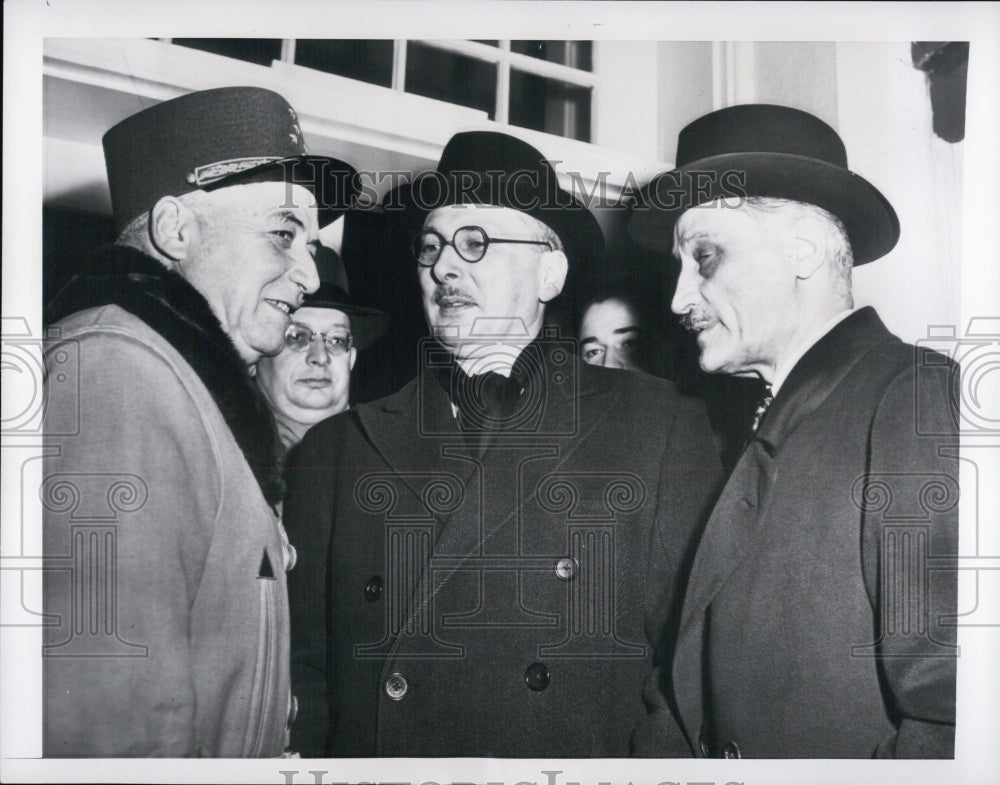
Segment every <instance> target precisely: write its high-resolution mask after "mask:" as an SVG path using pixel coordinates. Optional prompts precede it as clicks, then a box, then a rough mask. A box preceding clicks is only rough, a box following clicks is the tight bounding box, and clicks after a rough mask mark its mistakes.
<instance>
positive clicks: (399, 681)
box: [385, 673, 410, 701]
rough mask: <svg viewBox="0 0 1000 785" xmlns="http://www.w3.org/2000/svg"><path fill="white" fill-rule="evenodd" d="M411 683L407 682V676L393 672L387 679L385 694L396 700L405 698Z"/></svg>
mask: <svg viewBox="0 0 1000 785" xmlns="http://www.w3.org/2000/svg"><path fill="white" fill-rule="evenodd" d="M408 689H410V685H409V684H407V683H406V678H405V677H404V676H403V674H402V673H393V674H392V675H391V676H389V678H388V679H386V680H385V694H386V695H388V696H389V697H390V698H392V699H393V700H394V701H400V700H403V696H405V695H406V691H407V690H408Z"/></svg>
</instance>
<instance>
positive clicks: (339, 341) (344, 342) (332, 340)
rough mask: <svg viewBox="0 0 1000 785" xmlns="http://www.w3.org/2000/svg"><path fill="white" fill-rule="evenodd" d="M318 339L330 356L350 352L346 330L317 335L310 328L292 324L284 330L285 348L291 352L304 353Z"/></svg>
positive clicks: (349, 337) (348, 335) (349, 335)
mask: <svg viewBox="0 0 1000 785" xmlns="http://www.w3.org/2000/svg"><path fill="white" fill-rule="evenodd" d="M316 338H319V339H320V340H322V341H323V345H324V346H325V347H326V350H327V351H328V352H329V353H330V354H331V355H339V354H347V353H348V352H349V351H350V350H351V334H350V333H349V332H348V331H347V330H339V331H337V332H328V333H318V332H316V331H315V330H313V329H312V328H311V327H307V326H306V325H304V324H301V323H299V322H292V323H291V324H290V325H288V327H286V328H285V346H286V347H288V348H289V349H291V350H292V351H293V352H304V351H305V350H306V349H308V348H309V346H310V345H311V344H312V342H313V340H314V339H316Z"/></svg>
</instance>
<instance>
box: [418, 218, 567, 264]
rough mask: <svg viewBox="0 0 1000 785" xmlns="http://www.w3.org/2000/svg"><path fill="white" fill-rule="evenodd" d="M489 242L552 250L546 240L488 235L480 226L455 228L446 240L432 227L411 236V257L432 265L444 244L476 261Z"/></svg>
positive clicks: (482, 255) (471, 260)
mask: <svg viewBox="0 0 1000 785" xmlns="http://www.w3.org/2000/svg"><path fill="white" fill-rule="evenodd" d="M491 243H519V244H522V245H546V246H548V249H549V250H550V251H551V250H552V243H550V242H549V241H548V240H513V239H509V238H500V237H490V236H489V235H488V234H486V230H485V229H483V228H482V227H481V226H462V227H459V228H458V229H456V230H455V234H453V235H452V237H451V242H448V241H447V240H445V239H444V237H443V236H442V235H441V234H440V233H439V232H435V231H434V230H433V229H426V230H425V231H423V232H421V233H420V234H418V235H417V236H416V237H414V238H413V247H412V250H413V258H415V259H416V260H417V264H419V265H420V266H421V267H433V266H434V265H435V264H437V260H438V259H440V258H441V252H442V251H444V247H445V246H446V245H450V246H451V247H452V248H454V249H455V253H457V254H458V255H459V256H460V257H461V258H462V259H464V260H465V261H467V262H478V261H480V260H481V259H482V258H483V257H484V256H486V251H487V250H489V247H490V244H491Z"/></svg>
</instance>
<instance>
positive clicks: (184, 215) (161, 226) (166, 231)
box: [149, 196, 199, 269]
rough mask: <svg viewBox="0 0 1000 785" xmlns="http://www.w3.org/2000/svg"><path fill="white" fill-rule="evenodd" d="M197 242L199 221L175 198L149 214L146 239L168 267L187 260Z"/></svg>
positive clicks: (162, 201) (166, 199) (167, 198)
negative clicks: (147, 238) (147, 237)
mask: <svg viewBox="0 0 1000 785" xmlns="http://www.w3.org/2000/svg"><path fill="white" fill-rule="evenodd" d="M198 238H199V232H198V219H197V216H196V215H195V214H194V213H193V212H192V211H191V209H190V208H189V207H187V206H186V205H184V204H183V203H182V202H181V201H180V200H179V199H177V197H175V196H164V197H162V198H161V199H159V200H158V201H157V202H156V204H154V205H153V207H152V209H151V210H150V211H149V239H150V242H151V243H152V244H153V247H154V248H155V249H156V250H157V251H159V252H160V254H161V255H162V256H163V257H165V260H166V262H167V266H168V267H170V268H171V269H172V268H173V267H174V266H176V265H175V264H172V263H177V262H183V261H184V260H186V259H188V258H189V257H190V256H191V254H192V251H193V249H194V248H195V246H196V244H197V242H198Z"/></svg>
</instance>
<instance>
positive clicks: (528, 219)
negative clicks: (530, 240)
mask: <svg viewBox="0 0 1000 785" xmlns="http://www.w3.org/2000/svg"><path fill="white" fill-rule="evenodd" d="M520 215H521V216H522V218H523V219H524V223H525V225H527V226H528V227H529V228H531V229H534V230H535V231H538V232H540V233H541V239H542V241H543V242H546V243H548V244H549V245H551V246H552V250H553V251H565V248H563V242H562V240H561V239H559V235H558V234H556V232H555V230H554V229H553V228H552V227H551V226H549V225H548V224H547V223H545V222H544V221H541V220H539V219H538V218H535V216H533V215H528V214H527V213H520Z"/></svg>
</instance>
